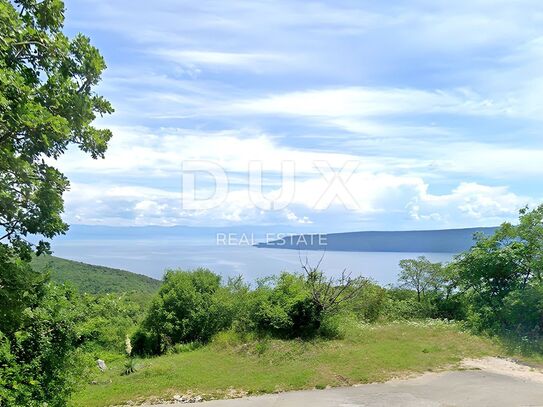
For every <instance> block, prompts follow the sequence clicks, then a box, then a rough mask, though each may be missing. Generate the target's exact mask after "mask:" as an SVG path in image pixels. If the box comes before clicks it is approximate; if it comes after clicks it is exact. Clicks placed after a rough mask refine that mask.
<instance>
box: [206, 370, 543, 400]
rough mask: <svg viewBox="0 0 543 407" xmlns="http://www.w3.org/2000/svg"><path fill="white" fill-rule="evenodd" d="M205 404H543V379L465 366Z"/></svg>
mask: <svg viewBox="0 0 543 407" xmlns="http://www.w3.org/2000/svg"><path fill="white" fill-rule="evenodd" d="M201 406H202V407H203V406H205V407H295V406H296V407H298V406H311V407H332V406H338V407H355V406H356V407H358V406H360V407H362V406H364V407H365V406H371V407H377V406H379V407H389V406H398V407H399V406H402V407H411V406H425V407H426V406H428V407H430V406H432V407H433V406H477V407H481V406H489V407H490V406H492V407H498V406H504V407H511V406H543V384H542V383H537V382H533V381H529V380H522V379H518V378H515V377H510V376H505V375H501V374H496V373H489V372H484V371H465V370H464V371H458V372H447V373H439V374H430V375H425V376H421V377H418V378H416V379H409V380H402V381H392V382H387V383H380V384H367V385H362V386H357V387H346V388H335V389H327V390H309V391H299V392H292V393H282V394H273V395H267V396H260V397H249V398H245V399H237V400H220V401H210V402H206V403H202V404H201Z"/></svg>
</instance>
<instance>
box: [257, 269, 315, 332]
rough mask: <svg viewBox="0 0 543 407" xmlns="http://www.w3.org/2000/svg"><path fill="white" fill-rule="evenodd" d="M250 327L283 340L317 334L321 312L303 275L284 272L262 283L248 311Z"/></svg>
mask: <svg viewBox="0 0 543 407" xmlns="http://www.w3.org/2000/svg"><path fill="white" fill-rule="evenodd" d="M249 320H250V326H251V328H254V329H255V330H256V331H257V332H259V333H261V334H271V335H273V336H277V337H283V338H296V337H307V336H313V335H315V334H316V333H317V332H318V330H319V328H320V326H321V323H322V313H321V310H319V309H318V307H317V306H316V304H315V303H314V301H313V300H312V297H311V292H310V291H309V289H308V287H307V284H306V281H305V279H304V277H303V276H301V275H296V274H289V273H282V274H281V275H280V276H279V277H276V278H270V279H267V280H266V281H263V282H261V283H260V284H259V286H258V287H257V289H256V290H255V291H254V292H253V295H252V298H251V305H250V310H249Z"/></svg>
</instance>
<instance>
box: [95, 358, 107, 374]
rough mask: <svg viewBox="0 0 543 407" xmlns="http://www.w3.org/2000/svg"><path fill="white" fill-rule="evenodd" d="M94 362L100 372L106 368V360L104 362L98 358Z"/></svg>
mask: <svg viewBox="0 0 543 407" xmlns="http://www.w3.org/2000/svg"><path fill="white" fill-rule="evenodd" d="M96 364H97V365H98V369H100V371H101V372H105V371H106V370H107V366H106V362H104V361H103V360H102V359H98V360H97V361H96Z"/></svg>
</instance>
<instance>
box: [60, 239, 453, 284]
mask: <svg viewBox="0 0 543 407" xmlns="http://www.w3.org/2000/svg"><path fill="white" fill-rule="evenodd" d="M52 248H53V251H54V253H53V254H54V255H55V256H58V257H63V258H67V259H70V260H76V261H81V262H85V263H89V264H94V265H101V266H108V267H113V268H119V269H123V270H128V271H131V272H133V273H138V274H144V275H147V276H149V277H153V278H156V279H160V278H162V276H163V274H164V272H165V271H166V270H168V269H182V270H191V269H195V268H198V267H205V268H208V269H210V270H212V271H214V272H216V273H219V274H220V275H222V276H223V277H224V278H228V277H236V276H240V275H241V276H243V277H244V279H245V280H246V281H248V282H250V283H254V282H256V281H257V280H258V279H260V278H263V277H268V276H272V275H277V274H279V273H281V272H282V271H289V272H301V271H302V268H301V267H302V263H305V262H306V261H307V262H308V263H309V264H310V265H312V266H316V265H317V263H319V261H321V258H322V261H321V262H320V268H321V269H322V270H323V271H324V272H325V273H326V274H327V275H329V276H339V275H341V273H342V271H343V270H346V271H347V272H351V273H352V275H353V276H364V277H366V278H370V279H372V280H373V281H375V282H377V283H379V284H381V285H390V284H395V283H396V282H397V277H398V272H399V262H400V260H402V259H411V258H416V257H418V256H426V257H427V258H428V259H430V260H431V261H435V262H449V261H451V260H452V258H453V257H454V254H453V253H397V252H344V251H327V252H320V251H298V250H289V249H275V248H274V249H271V248H257V247H253V246H252V245H250V244H234V245H222V244H216V243H215V242H210V241H207V240H198V239H196V240H195V239H157V238H152V239H105V240H104V239H81V240H78V239H68V240H60V241H56V242H53V245H52Z"/></svg>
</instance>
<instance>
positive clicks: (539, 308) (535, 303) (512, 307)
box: [503, 283, 543, 338]
mask: <svg viewBox="0 0 543 407" xmlns="http://www.w3.org/2000/svg"><path fill="white" fill-rule="evenodd" d="M503 319H504V321H506V326H505V328H506V329H507V330H508V331H512V332H515V333H517V334H519V335H521V336H527V337H532V338H533V337H539V336H541V335H542V334H543V284H541V283H537V284H533V285H530V286H529V287H527V288H526V289H524V290H517V291H513V292H511V293H509V295H508V296H507V297H505V299H504V312H503Z"/></svg>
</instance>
